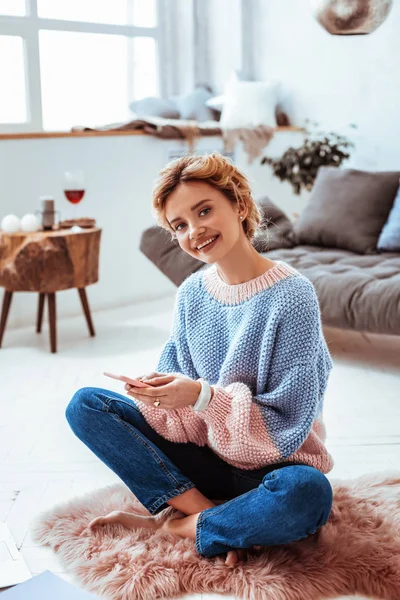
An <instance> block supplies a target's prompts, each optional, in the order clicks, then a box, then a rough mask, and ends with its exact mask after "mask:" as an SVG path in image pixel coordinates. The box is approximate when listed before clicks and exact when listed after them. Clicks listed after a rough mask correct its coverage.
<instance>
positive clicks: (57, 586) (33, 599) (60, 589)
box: [0, 571, 99, 600]
mask: <svg viewBox="0 0 400 600" xmlns="http://www.w3.org/2000/svg"><path fill="white" fill-rule="evenodd" d="M0 598H1V600H55V599H57V600H99V596H95V595H94V594H90V593H89V592H85V591H84V590H81V589H80V588H78V587H76V586H75V585H72V584H71V583H68V581H65V580H64V579H62V578H61V577H58V576H57V575H54V573H52V572H51V571H44V572H43V573H40V575H35V577H32V579H28V581H24V582H23V583H19V584H18V585H16V586H14V587H13V588H10V589H8V590H6V591H5V592H2V594H0Z"/></svg>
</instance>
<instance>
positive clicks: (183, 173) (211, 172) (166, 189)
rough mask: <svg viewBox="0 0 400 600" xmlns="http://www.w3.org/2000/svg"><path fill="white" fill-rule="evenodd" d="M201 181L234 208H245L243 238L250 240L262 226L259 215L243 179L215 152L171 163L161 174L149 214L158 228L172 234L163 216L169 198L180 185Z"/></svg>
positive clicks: (248, 186) (258, 210)
mask: <svg viewBox="0 0 400 600" xmlns="http://www.w3.org/2000/svg"><path fill="white" fill-rule="evenodd" d="M187 181H203V182H204V183H208V184H209V185H211V186H212V187H213V188H215V189H217V190H219V191H220V192H222V193H223V194H224V196H225V197H226V198H227V199H228V200H229V201H230V202H232V204H235V205H238V206H239V205H241V206H245V207H246V208H247V216H246V218H245V219H244V221H243V222H242V225H243V229H244V232H245V235H246V237H247V238H248V239H249V240H250V241H251V240H252V239H253V238H254V236H255V234H256V232H257V230H258V227H259V225H260V223H261V220H262V213H261V212H260V209H259V207H258V206H257V204H256V203H255V202H254V200H253V197H252V195H251V190H250V184H249V182H248V180H247V178H246V176H245V175H244V174H243V173H242V172H241V171H240V170H239V169H238V168H237V167H235V166H234V165H233V164H232V163H231V162H230V161H229V160H228V159H226V158H225V157H224V156H222V154H219V153H218V152H214V153H213V154H205V155H202V156H193V155H191V156H184V157H183V158H179V159H177V160H174V161H172V162H170V163H169V164H168V165H167V166H166V167H164V169H162V171H160V174H159V178H158V180H157V182H156V184H155V186H154V188H153V203H152V214H153V216H154V217H155V219H156V221H157V223H158V225H160V226H161V227H163V228H164V229H166V230H167V231H169V232H170V233H172V239H175V234H174V232H173V231H174V230H173V229H172V227H171V226H170V225H169V223H168V220H167V217H166V202H167V199H168V196H169V195H170V194H171V193H172V192H173V191H174V190H175V189H176V188H177V187H178V185H179V184H181V183H186V182H187Z"/></svg>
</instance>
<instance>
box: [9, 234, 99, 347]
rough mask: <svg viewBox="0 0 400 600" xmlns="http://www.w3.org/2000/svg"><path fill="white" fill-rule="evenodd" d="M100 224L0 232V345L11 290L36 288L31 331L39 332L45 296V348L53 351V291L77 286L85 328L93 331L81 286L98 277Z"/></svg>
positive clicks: (54, 341)
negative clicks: (0, 292)
mask: <svg viewBox="0 0 400 600" xmlns="http://www.w3.org/2000/svg"><path fill="white" fill-rule="evenodd" d="M100 238H101V229H98V228H93V229H83V230H82V231H81V232H79V233H72V232H71V231H70V230H68V229H60V230H57V231H38V232H35V233H24V232H18V233H4V232H0V286H3V287H4V288H5V289H4V296H3V307H2V311H1V319H0V348H1V343H2V339H3V335H4V331H5V328H6V323H7V317H8V313H9V310H10V305H11V300H12V296H13V293H14V292H38V293H39V299H38V309H37V320H36V331H37V332H38V333H40V332H41V329H42V320H43V309H44V303H45V299H46V297H47V302H48V309H49V326H50V348H51V352H57V330H56V292H59V291H61V290H68V289H70V288H77V289H78V292H79V296H80V299H81V303H82V308H83V312H84V314H85V317H86V321H87V325H88V328H89V333H90V335H91V336H94V335H95V330H94V327H93V322H92V317H91V314H90V308H89V303H88V300H87V296H86V287H87V286H88V285H91V284H92V283H96V282H97V281H98V271H99V253H100Z"/></svg>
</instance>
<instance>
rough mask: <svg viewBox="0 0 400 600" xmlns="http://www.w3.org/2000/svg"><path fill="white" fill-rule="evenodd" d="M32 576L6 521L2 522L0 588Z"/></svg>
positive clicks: (0, 532)
mask: <svg viewBox="0 0 400 600" xmlns="http://www.w3.org/2000/svg"><path fill="white" fill-rule="evenodd" d="M31 577H32V575H31V572H30V571H29V569H28V567H27V565H26V563H25V560H24V558H23V556H22V554H21V553H20V552H19V551H18V549H17V546H16V545H15V542H14V540H13V537H12V535H11V532H10V530H9V528H8V527H7V525H6V524H5V523H0V588H5V587H8V586H10V585H15V584H17V583H21V582H22V581H26V580H27V579H30V578H31Z"/></svg>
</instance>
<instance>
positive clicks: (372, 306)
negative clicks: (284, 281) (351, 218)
mask: <svg viewBox="0 0 400 600" xmlns="http://www.w3.org/2000/svg"><path fill="white" fill-rule="evenodd" d="M268 258H270V259H271V260H283V261H284V262H286V263H288V264H289V265H291V266H292V267H294V268H295V269H297V270H298V271H300V273H302V274H303V275H305V276H306V277H307V278H308V279H310V281H311V282H312V283H313V284H314V287H315V290H316V292H317V296H318V300H319V303H320V307H321V315H322V321H323V323H324V324H325V325H330V326H331V327H339V328H343V329H354V330H356V331H366V332H370V333H381V334H388V335H400V253H393V252H390V253H389V252H387V253H385V254H370V255H362V254H354V253H353V252H350V251H348V250H338V249H333V248H332V249H327V248H321V247H318V246H297V247H296V248H291V249H290V250H288V249H281V250H274V251H272V252H270V253H268Z"/></svg>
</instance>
